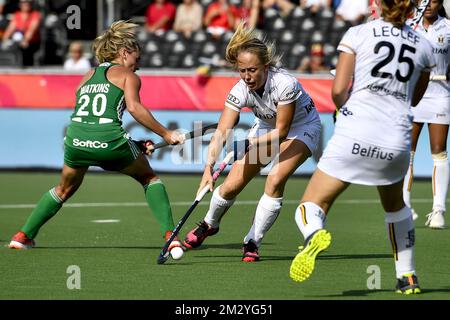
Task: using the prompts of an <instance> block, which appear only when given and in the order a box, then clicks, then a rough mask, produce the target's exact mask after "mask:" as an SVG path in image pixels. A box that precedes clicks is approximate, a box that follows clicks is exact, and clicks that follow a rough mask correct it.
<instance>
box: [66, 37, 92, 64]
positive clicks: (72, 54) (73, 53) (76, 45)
mask: <svg viewBox="0 0 450 320" xmlns="http://www.w3.org/2000/svg"><path fill="white" fill-rule="evenodd" d="M89 69H91V63H90V62H89V60H88V59H86V58H85V57H83V44H82V43H81V42H79V41H74V42H72V43H71V44H70V46H69V59H67V60H66V61H65V62H64V70H66V71H89Z"/></svg>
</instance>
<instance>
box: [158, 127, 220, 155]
mask: <svg viewBox="0 0 450 320" xmlns="http://www.w3.org/2000/svg"><path fill="white" fill-rule="evenodd" d="M217 125H218V123H213V124H210V125H209V126H204V127H202V128H201V129H194V130H192V131H191V132H188V133H185V134H184V136H183V137H184V140H189V139H192V138H196V137H201V136H203V135H204V134H205V132H206V131H208V130H209V129H216V128H217ZM167 145H168V143H167V142H166V141H161V142H158V143H156V144H154V145H153V149H154V150H156V149H159V148H162V147H165V146H167Z"/></svg>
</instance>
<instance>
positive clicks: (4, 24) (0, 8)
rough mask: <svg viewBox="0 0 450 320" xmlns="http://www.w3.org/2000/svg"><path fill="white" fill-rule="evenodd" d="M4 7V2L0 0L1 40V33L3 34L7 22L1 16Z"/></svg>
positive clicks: (1, 35)
mask: <svg viewBox="0 0 450 320" xmlns="http://www.w3.org/2000/svg"><path fill="white" fill-rule="evenodd" d="M4 7H5V0H0V38H3V33H4V32H5V29H6V26H7V21H6V19H5V16H4V15H3V9H4Z"/></svg>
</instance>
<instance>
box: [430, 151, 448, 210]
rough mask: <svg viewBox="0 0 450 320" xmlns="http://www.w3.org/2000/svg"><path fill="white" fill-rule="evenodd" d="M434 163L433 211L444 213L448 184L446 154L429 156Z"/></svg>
mask: <svg viewBox="0 0 450 320" xmlns="http://www.w3.org/2000/svg"><path fill="white" fill-rule="evenodd" d="M431 156H432V158H433V162H434V168H433V177H432V185H433V210H434V209H436V210H444V211H445V199H446V197H447V190H448V183H449V171H450V169H449V165H448V158H447V152H442V153H440V154H439V155H434V154H433V155H431Z"/></svg>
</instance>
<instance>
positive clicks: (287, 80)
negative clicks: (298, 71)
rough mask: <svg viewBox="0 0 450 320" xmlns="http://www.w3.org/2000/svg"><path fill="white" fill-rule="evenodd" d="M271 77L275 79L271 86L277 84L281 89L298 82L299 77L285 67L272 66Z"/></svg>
mask: <svg viewBox="0 0 450 320" xmlns="http://www.w3.org/2000/svg"><path fill="white" fill-rule="evenodd" d="M269 77H271V78H272V80H273V81H272V82H271V86H276V87H278V88H279V89H283V88H285V87H287V86H289V87H291V86H292V85H293V84H297V83H298V80H297V78H296V77H294V76H293V75H292V74H290V73H289V72H288V71H287V70H286V69H283V68H270V69H269Z"/></svg>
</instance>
